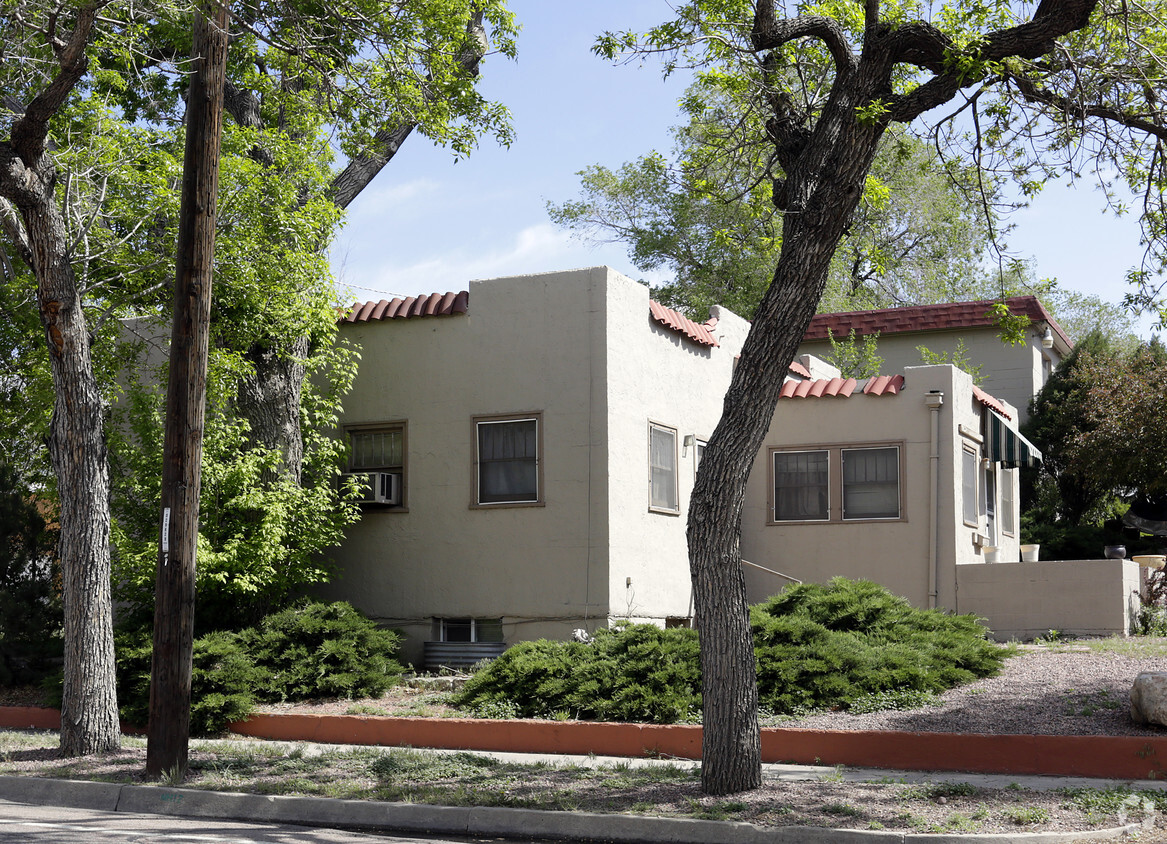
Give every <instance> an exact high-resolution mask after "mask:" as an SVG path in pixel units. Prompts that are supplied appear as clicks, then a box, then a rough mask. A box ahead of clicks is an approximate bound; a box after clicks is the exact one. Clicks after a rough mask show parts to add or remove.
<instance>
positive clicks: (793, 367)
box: [739, 355, 810, 378]
mask: <svg viewBox="0 0 1167 844" xmlns="http://www.w3.org/2000/svg"><path fill="white" fill-rule="evenodd" d="M739 357H740V355H739ZM790 371H791V372H793V373H794V374H795V375H801V376H802V377H803V378H809V377H810V370H809V369H807V368H806V367H805V366H803V365H802V364H801V363H799V362H798V361H796V360H795V361H791V362H790Z"/></svg>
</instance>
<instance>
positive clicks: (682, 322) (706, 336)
mask: <svg viewBox="0 0 1167 844" xmlns="http://www.w3.org/2000/svg"><path fill="white" fill-rule="evenodd" d="M648 310H649V313H650V314H651V315H652V318H653V319H655V320H656V321H657V322H659V323H660V324H661V325H663V326H665V327H666V328H671V329H672V330H673V331H676V332H678V333H680V334H684V335H685V336H686V337H688V338H689V339H690V340H692V341H693V342H694V343H700V344H701V345H702V346H717V345H719V344H718V342H717V338H715V337H714V336H713V333H712V332H711V331H710V330H709V327H708V326H707V325H698V324H697V323H695V322H693V320H691V319H689V318H688V317H687V316H685V315H683V314H681V313H678V312H677V311H674V310H673V309H672V308H669V307H666V306H664V305H662V304H661V303H660V302H658V301H656V300H655V299H649V300H648Z"/></svg>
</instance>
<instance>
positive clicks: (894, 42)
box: [596, 0, 1167, 793]
mask: <svg viewBox="0 0 1167 844" xmlns="http://www.w3.org/2000/svg"><path fill="white" fill-rule="evenodd" d="M1165 11H1167V6H1165V5H1164V0H1151V2H1148V3H1140V4H1138V5H1132V4H1130V3H1129V2H1126V0H1042V2H1040V3H1039V4H1037V5H1034V4H1030V3H1017V2H1011V1H1010V0H952V1H951V2H943V3H939V2H938V3H935V4H925V3H920V2H918V0H863V2H855V0H826V2H802V3H796V4H790V5H779V4H776V3H774V2H773V0H690V2H686V3H681V4H678V5H677V6H676V7H675V9H674V12H675V14H674V16H673V18H672V19H671V20H669V21H667V22H665V23H663V24H661V25H660V26H658V27H656V28H654V29H652V30H650V31H649V32H647V33H645V34H643V35H640V34H637V33H632V32H624V33H608V34H606V35H604V36H602V37H601V38H600V39H599V41H598V43H597V45H596V49H597V51H598V52H599V53H600V54H602V55H604V56H608V57H611V58H619V57H621V56H625V55H629V54H631V55H636V56H640V57H644V56H647V55H655V56H658V57H659V58H660V59H661V60H662V61H663V63H664V68H665V72H666V73H668V72H671V71H672V70H674V69H676V68H677V67H680V66H694V67H696V68H698V71H697V72H698V75H699V78H700V79H701V81H702V83H703V84H704V85H706V86H707V87H709V88H711V89H714V90H722V91H725V92H727V96H733V97H735V98H736V99H738V100H740V101H743V102H747V103H748V104H749V105H750V107H751V108H753V109H754V110H755V111H756V112H757V114H758V115H759V117H758V119H757V120H751V121H743V122H741V123H740V124H738V125H739V126H740V128H741V137H743V138H746V139H751V140H753V141H759V140H764V141H765V143H767V144H768V145H769V151H770V154H771V156H772V161H773V162H774V164H775V165H776V166H775V168H774V171H773V172H774V175H775V177H774V181H773V183H772V186H771V199H772V202H773V204H774V207H775V209H776V210H777V211H778V212H779V214H780V215H781V223H782V231H781V246H780V250H779V252H778V255H777V260H776V262H775V266H774V271H773V275H772V277H771V281H770V283H769V285H768V287H767V288H766V291H765V293H764V295H763V296H762V299H761V301H760V304H759V305H758V307H757V308H756V310H755V311H754V319H753V322H752V326H751V329H750V333H749V335H748V337H747V339H746V341H745V345H744V347H743V349H742V353H741V356H740V358H739V361H738V364H737V366H736V368H735V370H734V375H733V379H732V382H731V384H730V387H729V390H728V392H727V394H726V398H725V403H724V411H723V414H722V417H721V421H720V422H719V424H718V426H717V428H716V429H715V431H714V433H713V435H712V437H711V438H710V440H709V442H708V445H707V447H706V450H705V453H704V457H703V459H702V463H701V466H700V468H699V470H698V474H697V479H696V483H695V488H694V492H693V496H692V500H691V504H690V509H689V520H688V538H689V555H690V569H691V572H692V576H693V583H694V589H693V592H694V605H695V610H696V621H697V626H698V627H699V628H700V630H701V643H700V647H701V666H702V674H703V677H704V688H705V689H706V699H705V730H704V736H703V751H702V758H703V763H702V770H701V773H702V785H703V787H704V789H705V790H706V791H707V792H710V793H729V792H733V791H740V790H744V789H748V788H753V787H755V786H756V785H757V784H758V783H759V782H760V777H761V764H760V750H759V747H760V745H759V736H758V726H757V690H756V682H755V666H754V654H753V650H752V647H751V642H750V638H749V625H748V619H747V616H746V610H745V582H744V576H743V574H742V571H741V551H740V546H739V531H740V527H739V526H740V523H741V516H742V508H743V502H744V492H745V485H746V480H747V478H748V476H749V472H750V469H751V468H752V464H753V458H754V455H756V454H757V451H758V449H759V447H760V446H761V444H762V441H763V438H764V435H765V432H766V430H767V429H768V427H769V425H770V423H771V421H772V418H773V410H774V407H775V404H776V402H777V399H778V391H779V390H780V386H781V382H782V375H783V373H784V372H785V370H786V368H787V366H788V365H789V363H790V361H791V359H792V358H793V355H794V353H795V351H796V349H797V346H798V343H799V340H800V339H801V337H802V336H803V335H804V333H805V331H806V327H807V325H808V324H809V322H810V320H811V317H812V316H813V315H814V312H815V310H816V309H817V307H818V305H819V302H820V301H821V300H822V298H823V294H824V291H825V290H826V289H827V283H828V279H829V276H830V272H831V268H832V264H833V262H834V261H835V259H836V255H837V253H838V249H839V245H840V243H842V242H843V241H844V238H845V237H846V236H847V235H848V233H849V230H850V227H851V225H852V223H853V222H854V220H855V219H856V213H857V209H858V208H859V206H860V204H861V202H862V201H863V197H864V195H865V190H866V188H867V185H868V179H869V176H870V175H871V173H872V168H873V166H874V163H875V161H876V157H877V155H878V153H879V150H880V148H881V145H882V143H883V142H884V141H885V138H886V136H888V134H889V133H891V132H900V131H908V132H920V133H923V134H926V135H928V136H930V137H931V138H932V139H933V142H934V143H935V144H936V146H937V148H938V151H939V152H940V154H941V160H943V161H949V160H955V159H957V158H959V160H961V161H962V162H964V164H965V165H968V166H971V167H972V174H973V176H974V177H975V180H974V181H975V183H977V184H984V185H986V186H991V185H992V184H994V182H993V177H994V175H997V176H1000V177H1007V178H1010V179H1013V180H1014V181H1016V182H1017V183H1018V185H1019V186H1020V187H1021V190H1022V191H1023V192H1032V191H1035V190H1038V189H1040V186H1041V184H1042V183H1043V182H1044V181H1046V180H1047V179H1049V178H1053V177H1055V176H1061V175H1075V174H1077V173H1078V172H1079V171H1080V170H1082V169H1083V168H1084V167H1085V166H1087V165H1089V166H1095V167H1097V168H1098V169H1099V171H1100V172H1102V173H1113V174H1114V177H1115V178H1120V179H1123V180H1125V181H1126V182H1127V183H1128V184H1129V185H1131V186H1132V187H1133V188H1134V189H1135V190H1136V192H1137V193H1138V195H1140V196H1143V197H1145V203H1144V207H1143V208H1142V209H1140V211H1141V214H1140V219H1141V220H1142V222H1143V225H1144V233H1145V235H1146V239H1147V246H1148V252H1147V257H1146V261H1145V262H1144V266H1143V268H1142V269H1141V272H1143V273H1144V275H1143V276H1141V277H1140V279H1141V280H1144V281H1149V280H1150V279H1151V277H1152V274H1153V273H1154V272H1156V271H1159V270H1162V269H1163V257H1164V252H1165V246H1167V237H1165V235H1167V232H1165V231H1164V226H1163V222H1164V216H1163V213H1162V209H1163V207H1164V188H1165V187H1167V156H1165V155H1164V152H1165V151H1167V146H1165V141H1167V112H1165V108H1167V107H1165V105H1164V103H1163V101H1162V99H1161V97H1160V94H1159V92H1161V91H1162V90H1164V87H1165V86H1164V81H1165V80H1164V70H1165V69H1167V30H1165V29H1164V25H1163V20H1164V12H1165ZM929 121H930V122H931V125H929ZM721 148H722V149H723V150H733V149H735V148H737V145H735V144H723V145H722V146H721ZM986 192H987V188H986Z"/></svg>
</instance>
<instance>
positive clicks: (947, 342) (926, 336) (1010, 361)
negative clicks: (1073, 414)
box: [799, 327, 1061, 422]
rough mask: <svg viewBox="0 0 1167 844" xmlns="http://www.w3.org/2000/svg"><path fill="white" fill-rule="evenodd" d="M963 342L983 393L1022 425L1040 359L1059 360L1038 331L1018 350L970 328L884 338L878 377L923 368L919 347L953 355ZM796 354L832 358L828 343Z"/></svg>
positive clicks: (1038, 383) (1037, 382) (992, 333)
mask: <svg viewBox="0 0 1167 844" xmlns="http://www.w3.org/2000/svg"><path fill="white" fill-rule="evenodd" d="M1043 330H1044V329H1043ZM961 339H963V340H964V345H965V348H966V349H967V351H968V357H969V360H970V362H971V363H972V364H973V365H977V364H979V365H980V366H981V374H982V375H983V376H984V381H983V382H982V383H981V385H980V386H981V388H982V389H984V390H985V391H986V392H988V393H990V394H992V395H993V396H995V397H996V398H999V399H1001V400H1002V401H1006V402H1008V403H1009V404H1011V405H1013V406H1014V407H1015V408H1017V411H1018V416H1017V418H1018V419H1020V420H1021V422H1024V421H1025V420H1026V419H1027V418H1028V416H1029V401H1030V399H1032V398H1033V396H1034V394H1035V393H1036V392H1037V391H1038V390H1040V389H1041V387H1042V385H1043V384H1044V383H1045V382H1044V380H1043V374H1042V358H1043V356H1048V357H1049V359H1050V361H1051V363H1052V366H1054V367H1056V366H1057V365H1058V363H1059V362H1060V361H1061V358H1060V356H1059V355H1058V353H1057V351H1056V350H1055V349H1049V350H1045V349H1042V347H1041V333H1040V332H1039V331H1038V330H1037V327H1032V328H1030V329H1028V330H1027V331H1026V335H1025V342H1024V343H1023V344H1019V345H1016V346H1011V345H1008V344H1006V343H1003V342H1002V341H1001V337H1000V335H999V333H998V332H997V330H996V329H994V328H969V329H962V330H961V331H935V332H918V333H911V334H886V335H883V336H881V337H880V338H879V340H878V341H877V344H876V350H877V353H878V354H879V356H880V357H882V358H883V359H884V365H883V367H882V372H884V373H885V374H888V375H894V374H896V373H902V372H903V371H904V369H906V368H907V367H909V366H919V365H920V364H921V363H923V360H922V358H921V357H920V352H919V351H918V350H917V346H925V347H927V348H928V349H929V350H931V351H933V352H936V353H943V352H946V353H948V354H950V355H951V354H952V353H953V352H955V350H956V345H957V341H958V340H961ZM799 352H800V353H810V354H813V355H817V356H818V357H824V356H828V355H830V353H831V346H830V344H829V343H828V342H826V341H814V342H806V343H803V344H802V346H800V347H799Z"/></svg>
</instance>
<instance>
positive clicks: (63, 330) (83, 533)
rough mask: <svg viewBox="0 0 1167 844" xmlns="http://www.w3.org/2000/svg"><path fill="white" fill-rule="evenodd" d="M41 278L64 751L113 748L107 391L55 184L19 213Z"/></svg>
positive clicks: (116, 734) (117, 742)
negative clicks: (56, 506)
mask: <svg viewBox="0 0 1167 844" xmlns="http://www.w3.org/2000/svg"><path fill="white" fill-rule="evenodd" d="M21 212H22V216H23V218H24V224H25V228H26V230H27V232H28V236H29V242H30V245H31V247H32V251H33V261H34V268H35V270H36V274H37V282H38V286H37V303H38V306H39V308H40V315H41V322H42V324H43V325H44V327H45V336H46V338H47V340H48V347H49V359H50V361H51V365H52V372H53V387H54V391H55V395H56V399H55V403H54V406H53V420H52V430H51V434H50V439H49V454H50V456H51V457H52V461H53V469H54V471H55V472H56V476H57V487H58V494H59V497H60V504H61V533H60V542H59V546H58V548H59V554H60V559H61V576H62V592H63V595H62V597H63V601H64V610H65V629H64V637H65V643H64V644H65V662H64V666H65V678H64V680H65V682H64V695H63V697H62V700H61V752H62V753H63V754H64V755H65V756H84V755H88V754H91V753H104V752H106V751H110V750H117V749H118V748H119V747H120V746H121V730H120V727H119V724H118V709H117V695H116V687H117V684H116V680H115V670H114V649H113V603H112V600H111V597H110V584H109V578H110V557H109V525H110V515H109V464H108V460H107V456H106V448H105V440H104V427H103V425H104V420H103V411H102V402H101V392H100V390H99V389H98V386H97V379H96V378H95V377H94V373H93V362H92V359H91V357H90V350H89V330H88V327H87V326H86V322H85V314H84V312H83V311H82V309H81V296H80V294H79V293H78V291H77V283H76V278H75V276H74V274H73V267H72V266H71V264H70V263H69V258H68V255H67V252H66V247H65V244H66V243H67V242H68V239H67V237H66V232H65V225H64V221H63V220H62V219H61V216H60V213H59V212H58V210H57V206H56V203H55V202H54V201H53V199H52V189H51V187H50V188H49V189H48V191H47V196H45V197H44V201H43V202H42V203H41V204H39V206H38V207H31V208H21Z"/></svg>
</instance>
